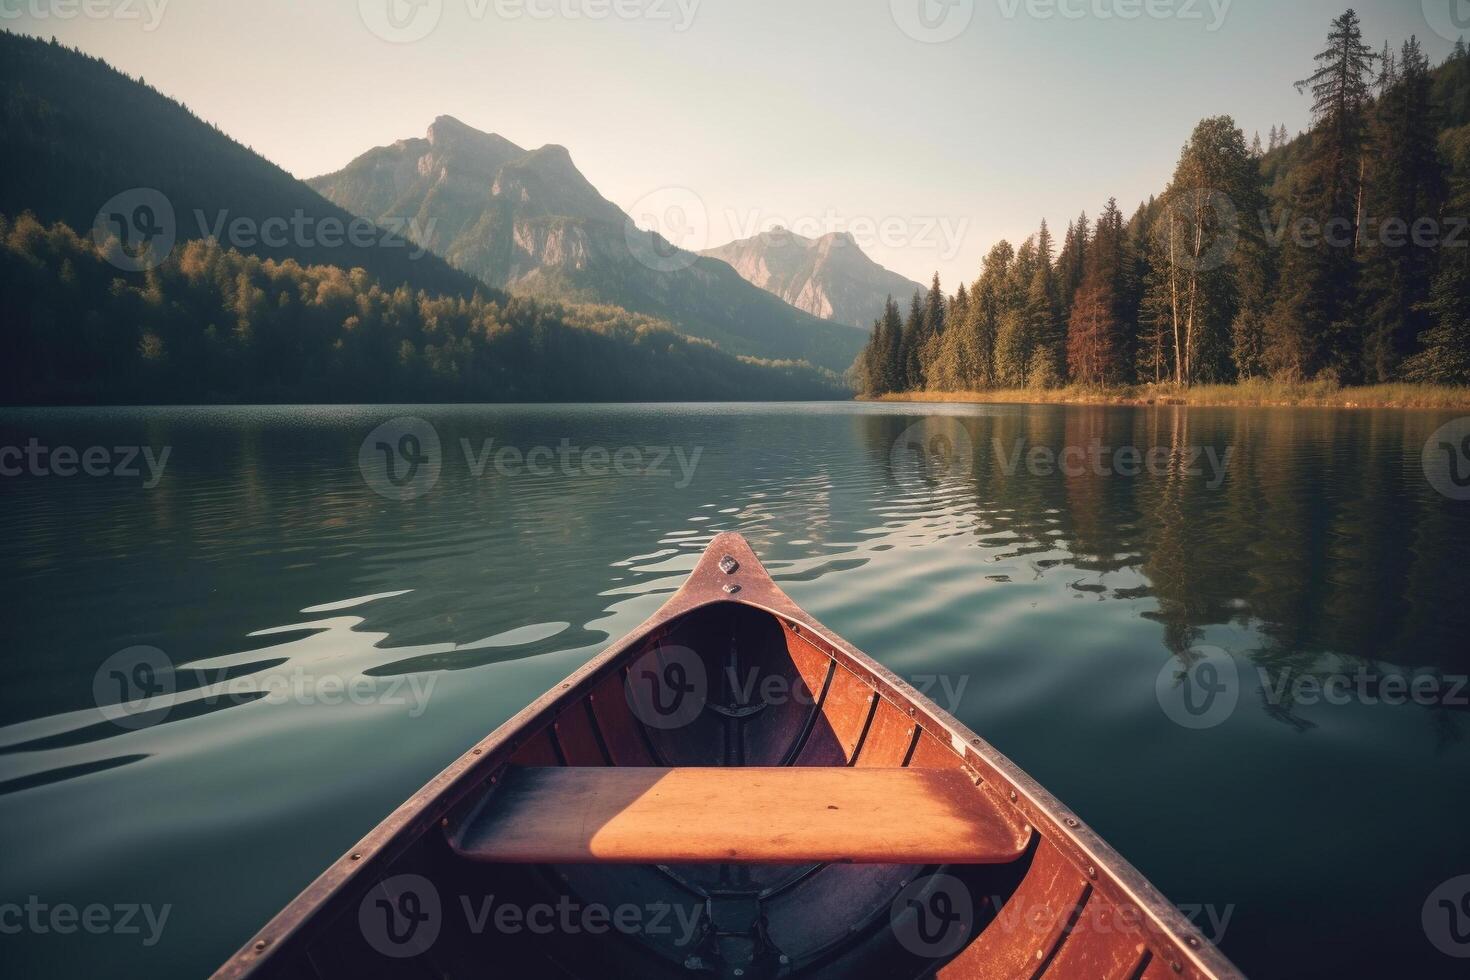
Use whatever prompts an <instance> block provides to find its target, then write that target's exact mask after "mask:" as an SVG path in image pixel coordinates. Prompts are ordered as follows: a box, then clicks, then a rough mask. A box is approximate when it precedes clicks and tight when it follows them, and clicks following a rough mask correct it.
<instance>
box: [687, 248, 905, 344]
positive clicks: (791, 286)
mask: <svg viewBox="0 0 1470 980" xmlns="http://www.w3.org/2000/svg"><path fill="white" fill-rule="evenodd" d="M699 254H701V255H707V256H709V257H710V258H713V259H719V260H720V261H722V262H728V263H729V264H730V265H731V266H732V267H733V268H734V269H735V271H736V272H738V273H740V275H741V276H742V277H744V279H745V280H746V281H747V282H749V283H751V284H752V285H755V286H759V287H760V288H761V289H764V290H765V291H766V292H768V293H771V294H773V295H775V296H779V297H780V298H781V299H783V300H785V301H786V302H788V303H790V304H791V305H792V306H794V307H796V308H797V309H798V310H805V311H806V312H808V313H810V314H811V315H812V316H818V317H821V318H822V319H823V320H832V321H834V322H836V323H845V324H848V325H849V326H853V327H860V328H862V329H865V330H866V329H868V328H869V327H871V326H872V325H873V321H874V320H875V319H877V317H878V316H879V314H881V313H882V312H883V304H884V303H885V302H886V301H887V299H888V297H889V296H892V297H894V298H896V299H899V300H905V299H907V298H908V297H909V296H912V295H913V294H914V291H915V290H919V291H922V290H923V289H924V287H923V286H921V285H920V284H919V283H916V282H914V281H913V280H911V279H905V278H904V277H903V276H901V275H899V274H898V273H896V272H890V271H889V270H887V269H885V268H883V267H882V266H881V265H879V264H878V263H876V262H874V261H873V260H872V259H870V258H868V256H867V255H866V254H865V253H864V252H863V250H862V249H861V248H860V247H859V246H858V243H857V240H856V239H855V238H853V237H852V235H850V234H848V233H846V232H834V233H833V234H830V235H823V236H822V237H821V238H817V239H811V238H803V237H802V236H801V235H798V234H796V232H794V231H790V230H788V229H785V228H774V229H772V230H771V231H768V232H765V233H763V234H760V235H757V236H755V237H754V238H747V239H744V240H742V241H738V242H731V243H730V244H728V245H722V246H720V247H719V248H712V249H707V250H705V251H703V252H701V253H699Z"/></svg>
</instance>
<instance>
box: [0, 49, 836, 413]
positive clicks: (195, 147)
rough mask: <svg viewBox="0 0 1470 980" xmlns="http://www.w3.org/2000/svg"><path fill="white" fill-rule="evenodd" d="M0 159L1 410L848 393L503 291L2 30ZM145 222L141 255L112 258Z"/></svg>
mask: <svg viewBox="0 0 1470 980" xmlns="http://www.w3.org/2000/svg"><path fill="white" fill-rule="evenodd" d="M0 146H3V147H4V152H3V154H0V403H3V404H7V405H17V404H107V403H149V404H178V403H235V402H249V403H317V402H365V403H391V402H402V401H413V402H466V401H467V402H496V401H510V400H517V401H545V400H557V401H589V400H606V401H629V400H639V401H657V400H668V399H680V400H698V399H721V400H741V399H814V398H840V397H844V396H845V394H847V392H845V390H844V389H843V388H842V386H841V385H840V382H839V381H838V379H837V378H836V377H835V376H834V375H832V374H831V373H830V372H826V371H822V370H819V369H816V368H813V367H811V366H810V365H807V364H800V363H771V362H767V361H758V360H756V359H754V358H744V357H738V356H736V355H733V354H731V353H729V352H727V351H724V350H721V349H719V348H718V347H717V346H716V345H714V344H712V343H710V342H707V341H702V340H693V339H690V338H688V337H685V336H683V335H681V334H679V333H677V332H675V331H674V330H673V329H672V328H671V327H670V326H669V325H668V324H667V323H665V322H662V321H659V320H656V319H653V318H651V317H649V316H645V315H640V314H633V313H629V312H628V311H626V310H623V309H618V308H615V307H609V306H573V305H567V304H559V303H547V302H543V301H539V300H535V299H526V298H520V297H510V296H507V295H505V294H504V293H502V292H500V291H499V290H495V289H492V288H491V287H489V286H487V285H486V284H485V283H483V282H482V281H480V280H479V279H477V278H475V277H473V276H470V275H468V274H466V273H464V272H462V271H460V270H458V269H455V268H454V267H453V266H451V265H450V264H449V263H448V262H446V261H444V260H443V259H442V258H440V257H438V256H435V255H434V254H432V253H429V252H426V251H424V250H423V249H422V248H421V247H409V246H412V245H413V243H412V242H409V241H407V240H405V239H404V238H402V237H399V238H398V239H397V241H396V242H395V241H393V240H392V239H391V238H389V237H386V236H385V235H384V230H383V229H381V228H378V229H375V228H373V227H372V225H371V223H370V222H366V221H364V220H363V219H362V218H360V217H356V216H354V215H352V214H350V213H349V212H347V211H346V210H344V209H343V208H341V207H340V206H338V205H336V204H333V203H331V202H329V201H327V200H326V199H325V198H323V197H322V196H321V195H320V194H318V193H317V192H316V191H314V190H312V189H311V188H309V187H307V186H306V185H305V184H303V183H301V182H300V181H298V180H296V179H295V178H293V177H291V175H289V174H287V173H286V172H285V171H283V170H281V169H280V168H279V167H276V166H275V165H274V164H271V163H270V162H269V161H267V160H265V159H264V158H262V157H260V156H259V155H257V154H255V153H254V152H252V151H251V150H249V149H247V148H246V147H244V146H241V145H240V144H239V143H237V142H235V141H234V140H232V139H230V138H229V137H228V136H226V135H225V134H223V133H221V132H220V131H219V130H218V129H216V128H214V127H213V126H210V125H209V124H207V123H205V122H203V121H201V120H200V119H199V118H198V117H196V116H194V115H193V114H192V113H190V112H189V111H188V110H187V109H186V108H185V107H184V106H182V105H180V104H179V103H177V102H174V101H173V100H171V99H168V98H166V97H165V96H163V95H161V94H159V93H158V92H157V91H155V90H153V89H152V88H149V87H148V86H147V85H146V84H145V83H144V82H143V80H142V79H138V80H134V79H131V78H129V77H128V76H126V75H124V74H122V73H121V72H118V71H116V70H114V69H112V68H111V67H109V66H108V65H107V64H106V63H104V62H102V61H100V60H98V59H96V58H91V57H88V56H87V55H85V54H83V53H81V52H79V51H75V50H72V49H68V48H65V47H62V46H60V45H58V44H55V43H46V42H44V41H40V40H37V39H34V38H29V37H24V36H21V35H17V34H12V33H8V32H0ZM494 149H495V147H494V142H493V140H491V141H487V143H486V144H485V146H484V147H482V150H483V151H484V153H483V156H485V157H486V158H488V157H489V156H491V155H493V152H494ZM516 152H517V153H519V151H516ZM441 190H443V191H444V192H445V193H449V192H452V191H453V187H452V186H450V187H445V188H442V189H441ZM140 192H141V196H140ZM118 195H121V197H119V198H118V200H119V201H124V202H126V203H125V204H117V203H116V202H111V203H113V204H114V208H106V207H104V204H105V203H108V202H109V198H114V197H116V196H118ZM99 211H102V212H104V218H108V220H109V221H110V220H111V219H110V218H109V216H112V215H115V216H116V218H117V219H118V222H119V225H120V227H113V226H112V225H111V224H109V226H108V230H109V233H110V234H111V235H112V237H111V238H109V237H108V236H107V235H103V236H100V240H99V237H97V236H94V235H93V234H91V232H92V230H93V225H94V221H95V220H96V219H97V216H98V214H99ZM144 226H146V228H147V229H148V231H149V233H148V234H147V235H146V236H140V237H142V238H146V239H148V241H149V242H150V243H151V244H152V245H154V246H155V247H154V248H153V251H152V252H151V253H142V252H140V251H138V250H134V249H132V248H123V249H120V248H119V246H120V245H129V246H131V245H136V244H138V242H137V241H132V240H129V241H123V242H119V241H117V240H113V239H123V238H124V236H127V238H128V239H131V238H132V236H131V231H130V229H131V228H132V227H144ZM353 232H362V233H364V237H363V238H362V239H361V240H358V241H354V240H353V237H352V235H353ZM174 239H177V241H175V242H173V243H172V247H168V248H165V247H163V243H164V242H165V241H172V240H174ZM141 260H146V261H141ZM145 270H146V272H145ZM730 275H731V276H732V277H733V276H734V272H733V271H732V272H730ZM736 278H738V277H736ZM772 302H775V300H774V298H773V299H772ZM793 312H794V311H793Z"/></svg>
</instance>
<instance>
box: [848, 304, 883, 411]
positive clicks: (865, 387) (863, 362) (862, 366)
mask: <svg viewBox="0 0 1470 980" xmlns="http://www.w3.org/2000/svg"><path fill="white" fill-rule="evenodd" d="M854 381H855V382H856V384H855V385H854V387H856V388H857V391H858V394H861V395H881V394H883V393H884V392H883V318H882V317H881V316H880V317H878V319H876V320H874V321H873V332H872V334H871V335H870V336H869V337H868V345H867V346H866V347H864V348H863V352H862V353H861V354H859V355H858V360H857V377H856V378H854Z"/></svg>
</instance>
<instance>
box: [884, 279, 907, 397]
mask: <svg viewBox="0 0 1470 980" xmlns="http://www.w3.org/2000/svg"><path fill="white" fill-rule="evenodd" d="M881 335H882V351H881V358H880V360H881V362H882V371H881V378H882V384H883V391H884V392H885V393H887V392H892V391H903V390H904V389H905V388H907V387H908V368H907V365H906V364H905V363H904V359H903V313H902V312H901V311H900V310H899V308H898V301H897V300H895V299H894V298H893V297H892V296H889V297H888V302H887V303H886V304H885V305H884V307H883V321H882V328H881Z"/></svg>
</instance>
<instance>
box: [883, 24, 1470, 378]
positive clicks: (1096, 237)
mask: <svg viewBox="0 0 1470 980" xmlns="http://www.w3.org/2000/svg"><path fill="white" fill-rule="evenodd" d="M1297 87H1298V89H1299V90H1300V91H1301V92H1302V93H1304V94H1305V95H1306V96H1308V97H1310V98H1311V99H1312V108H1313V120H1314V121H1313V126H1312V129H1311V131H1310V132H1308V133H1305V134H1302V135H1301V136H1300V137H1298V138H1296V139H1291V138H1290V137H1289V135H1288V134H1287V133H1286V131H1285V127H1282V128H1280V129H1277V128H1275V127H1273V128H1272V132H1271V134H1270V136H1269V138H1268V141H1267V142H1266V143H1265V144H1264V145H1263V142H1262V140H1261V137H1260V135H1259V134H1254V135H1253V137H1252V138H1251V139H1249V140H1248V139H1247V137H1246V135H1245V133H1244V132H1242V131H1241V129H1240V128H1239V127H1238V126H1237V125H1236V123H1235V121H1234V120H1233V119H1231V118H1230V117H1228V116H1221V117H1216V118H1211V119H1206V120H1204V121H1203V122H1201V123H1200V124H1199V126H1198V127H1197V128H1196V129H1195V131H1194V133H1193V134H1192V135H1191V136H1190V139H1189V142H1188V143H1187V144H1186V145H1185V147H1184V150H1183V152H1182V154H1181V156H1180V159H1179V163H1178V166H1177V168H1176V170H1175V172H1174V177H1173V180H1172V181H1171V182H1170V184H1169V186H1168V187H1167V188H1166V189H1165V190H1164V192H1163V193H1162V194H1161V195H1160V196H1158V197H1157V198H1152V199H1150V200H1149V201H1147V202H1145V203H1144V204H1142V205H1140V206H1139V207H1138V209H1137V210H1136V211H1134V212H1133V214H1132V215H1131V216H1126V215H1125V214H1124V213H1123V211H1122V210H1120V208H1119V207H1118V203H1117V201H1116V200H1112V201H1109V202H1107V204H1106V205H1105V206H1104V207H1103V209H1102V210H1101V212H1100V213H1099V214H1097V215H1096V217H1089V216H1088V215H1087V214H1085V213H1084V214H1083V215H1081V216H1080V217H1078V218H1077V219H1075V220H1073V221H1072V222H1070V223H1069V224H1068V226H1067V229H1066V232H1065V234H1064V236H1063V238H1062V241H1061V244H1060V249H1059V250H1058V247H1057V243H1056V241H1055V239H1054V238H1053V235H1052V232H1051V231H1050V229H1049V228H1048V227H1047V225H1046V223H1045V222H1043V223H1042V226H1041V229H1040V231H1039V232H1038V233H1037V234H1036V235H1034V236H1032V237H1031V238H1028V239H1027V240H1026V241H1025V242H1024V243H1022V244H1021V245H1020V246H1019V247H1015V246H1013V245H1011V244H1010V243H1008V242H1000V243H999V244H997V245H996V246H995V247H994V248H992V249H991V251H990V253H989V255H988V256H987V257H986V260H985V263H984V266H983V269H982V271H981V274H980V277H979V278H978V279H977V280H976V281H975V282H974V283H972V284H970V285H968V286H965V285H961V286H960V288H959V289H958V291H957V292H956V293H955V295H954V296H952V297H951V296H946V295H945V294H944V293H943V291H942V290H941V288H940V284H939V281H938V278H937V277H936V279H935V281H934V284H933V287H932V288H931V290H930V291H929V294H928V295H927V296H923V295H915V296H914V298H913V301H912V304H911V306H910V308H909V309H908V311H907V314H905V311H904V310H903V309H902V308H901V307H900V305H899V304H898V303H896V302H894V301H893V300H890V301H889V303H888V304H887V308H886V309H885V310H884V311H883V313H882V315H881V316H880V317H879V319H878V320H877V322H876V323H875V324H874V326H873V332H872V335H871V338H870V340H869V344H868V347H867V348H866V350H865V351H864V353H863V355H862V356H861V357H860V358H859V359H858V362H857V364H856V365H855V369H854V373H855V375H856V380H857V382H858V385H859V387H860V389H861V390H863V391H864V392H866V393H868V394H872V395H881V394H886V393H890V392H905V391H916V390H930V391H984V390H987V389H1016V388H1053V387H1060V386H1062V385H1066V384H1074V385H1087V386H1100V385H1102V386H1112V385H1126V384H1137V383H1147V384H1174V385H1180V386H1189V385H1192V384H1195V383H1198V382H1231V381H1237V380H1248V379H1253V378H1273V379H1278V380H1285V381H1300V380H1326V381H1329V382H1334V383H1338V384H1345V385H1348V384H1372V383H1381V382H1388V381H1411V382H1433V383H1447V384H1464V383H1470V227H1467V220H1466V219H1467V218H1470V56H1467V54H1466V49H1465V45H1464V42H1461V43H1460V44H1459V45H1458V46H1457V47H1456V50H1455V53H1454V55H1453V56H1452V57H1451V58H1450V59H1449V60H1448V61H1447V62H1446V63H1445V64H1443V65H1441V66H1439V67H1438V68H1433V67H1431V65H1430V64H1429V62H1428V60H1427V59H1426V58H1425V56H1424V54H1423V52H1422V50H1421V49H1420V46H1419V44H1418V41H1417V40H1415V39H1413V38H1411V39H1410V40H1409V41H1407V42H1406V43H1405V44H1404V45H1403V46H1402V47H1401V48H1400V49H1398V50H1393V49H1392V48H1390V47H1389V46H1387V45H1385V46H1384V47H1383V48H1382V49H1381V51H1379V50H1375V49H1374V48H1372V47H1370V46H1369V45H1368V44H1366V43H1365V41H1364V39H1363V37H1362V30H1361V25H1360V22H1359V20H1358V17H1357V15H1356V14H1355V13H1354V12H1353V11H1351V10H1350V11H1348V12H1346V13H1345V14H1343V16H1341V17H1339V18H1338V19H1337V20H1335V21H1334V22H1333V24H1332V26H1331V30H1330V33H1329V36H1328V38H1327V42H1326V44H1325V45H1324V49H1323V51H1322V53H1321V54H1320V55H1319V56H1318V57H1317V62H1316V65H1315V67H1314V68H1313V69H1312V70H1311V71H1310V72H1308V73H1307V77H1306V78H1305V79H1304V80H1303V81H1302V82H1300V83H1298V86H1297Z"/></svg>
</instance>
